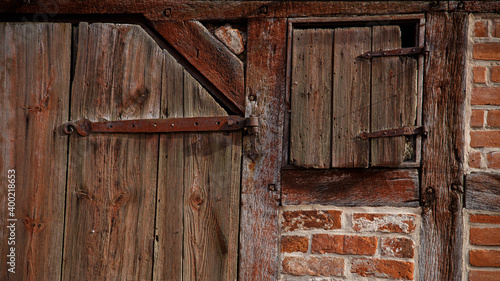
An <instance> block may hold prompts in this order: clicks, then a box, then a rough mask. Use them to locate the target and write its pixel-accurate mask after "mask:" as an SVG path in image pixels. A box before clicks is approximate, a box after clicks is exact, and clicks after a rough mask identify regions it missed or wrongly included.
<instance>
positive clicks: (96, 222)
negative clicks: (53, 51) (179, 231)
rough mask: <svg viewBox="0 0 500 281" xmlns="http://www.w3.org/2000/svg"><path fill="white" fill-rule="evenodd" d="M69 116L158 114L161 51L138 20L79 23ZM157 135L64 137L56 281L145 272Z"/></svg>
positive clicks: (148, 269) (145, 275) (144, 275)
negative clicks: (59, 276) (60, 259)
mask: <svg viewBox="0 0 500 281" xmlns="http://www.w3.org/2000/svg"><path fill="white" fill-rule="evenodd" d="M78 32H79V34H78V51H77V52H78V53H77V59H76V67H75V79H74V81H73V88H72V104H71V118H72V119H79V118H82V117H87V118H89V119H91V120H99V119H109V120H123V119H138V118H158V117H159V113H160V107H159V106H160V92H161V87H162V82H161V79H162V71H161V70H162V63H163V51H162V50H161V49H160V48H159V47H158V46H157V45H156V43H155V42H154V41H153V39H152V38H151V37H149V36H148V35H147V33H145V32H144V30H142V29H141V28H140V27H138V26H130V25H113V24H92V25H88V24H86V23H82V24H80V27H79V31H78ZM158 140H159V136H158V135H142V134H141V135H137V134H133V135H120V136H115V135H107V134H101V135H99V134H96V135H91V136H88V137H86V138H81V137H78V136H72V137H71V138H70V154H69V175H68V177H69V179H68V193H67V208H66V232H65V244H64V248H65V249H64V260H65V262H64V265H63V280H76V279H78V280H102V279H120V280H132V279H133V280H145V279H150V278H151V276H152V270H153V268H152V265H153V245H154V244H153V239H154V215H155V201H156V200H155V196H156V185H157V165H158V162H157V160H158Z"/></svg>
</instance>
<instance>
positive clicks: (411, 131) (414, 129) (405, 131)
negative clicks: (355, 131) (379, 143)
mask: <svg viewBox="0 0 500 281" xmlns="http://www.w3.org/2000/svg"><path fill="white" fill-rule="evenodd" d="M411 135H427V131H426V130H425V127H424V126H408V127H401V128H397V129H390V130H383V131H376V132H363V133H361V134H360V135H359V137H360V138H361V139H363V140H367V139H371V138H386V137H397V136H411Z"/></svg>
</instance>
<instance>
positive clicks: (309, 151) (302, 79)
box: [290, 29, 333, 168]
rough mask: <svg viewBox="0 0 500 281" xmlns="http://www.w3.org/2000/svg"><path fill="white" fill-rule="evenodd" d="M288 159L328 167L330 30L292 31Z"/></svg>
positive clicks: (306, 165) (331, 37) (329, 148)
mask: <svg viewBox="0 0 500 281" xmlns="http://www.w3.org/2000/svg"><path fill="white" fill-rule="evenodd" d="M292 44H293V46H292V48H293V50H292V85H291V108H292V112H291V121H290V128H291V129H290V159H291V161H292V163H293V164H294V165H297V166H301V167H314V168H329V167H330V165H331V153H330V151H331V147H332V140H331V138H332V135H331V132H332V126H331V124H332V123H331V120H332V119H331V111H332V106H331V103H332V69H333V68H332V48H333V30H332V29H295V30H294V31H293V43H292Z"/></svg>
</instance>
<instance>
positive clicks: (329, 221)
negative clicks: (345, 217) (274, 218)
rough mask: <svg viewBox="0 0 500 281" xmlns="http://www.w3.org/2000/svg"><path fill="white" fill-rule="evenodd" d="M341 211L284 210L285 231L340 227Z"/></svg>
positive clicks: (283, 225) (283, 224) (283, 226)
mask: <svg viewBox="0 0 500 281" xmlns="http://www.w3.org/2000/svg"><path fill="white" fill-rule="evenodd" d="M341 214H342V212H341V211H332V210H312V211H286V212H283V223H282V228H283V231H285V232H286V231H294V230H311V229H325V230H331V229H339V228H340V227H341V221H340V215H341Z"/></svg>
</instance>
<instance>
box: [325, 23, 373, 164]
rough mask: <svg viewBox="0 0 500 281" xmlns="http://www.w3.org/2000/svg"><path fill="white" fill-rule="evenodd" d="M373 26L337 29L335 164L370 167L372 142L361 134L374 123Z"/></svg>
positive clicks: (333, 154) (334, 111) (334, 121)
mask: <svg viewBox="0 0 500 281" xmlns="http://www.w3.org/2000/svg"><path fill="white" fill-rule="evenodd" d="M369 50H371V28H369V27H362V28H339V29H335V46H334V51H333V52H334V63H333V89H334V90H333V112H332V115H333V116H332V166H333V167H368V161H369V143H368V142H367V141H363V140H361V139H359V138H358V136H359V134H360V133H361V132H363V131H367V130H369V127H370V61H369V60H366V59H361V58H359V55H360V54H362V53H364V52H366V51H369Z"/></svg>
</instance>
